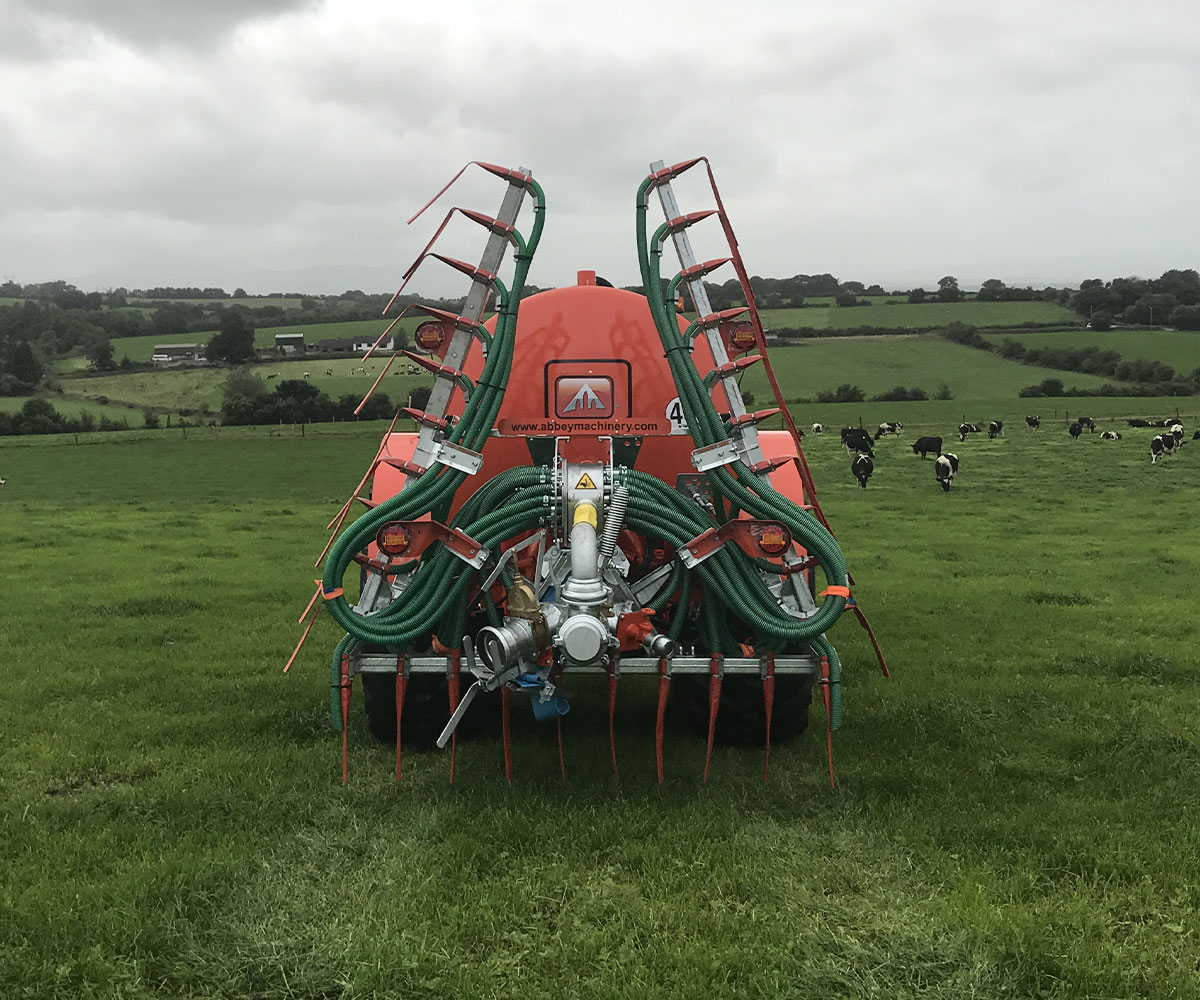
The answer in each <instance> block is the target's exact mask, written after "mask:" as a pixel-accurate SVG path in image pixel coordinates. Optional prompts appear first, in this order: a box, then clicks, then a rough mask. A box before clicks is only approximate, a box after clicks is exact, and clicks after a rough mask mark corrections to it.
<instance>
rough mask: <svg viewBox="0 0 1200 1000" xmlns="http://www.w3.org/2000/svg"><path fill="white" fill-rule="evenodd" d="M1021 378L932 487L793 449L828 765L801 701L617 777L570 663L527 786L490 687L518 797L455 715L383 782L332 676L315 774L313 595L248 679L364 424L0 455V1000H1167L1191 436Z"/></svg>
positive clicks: (1184, 862)
mask: <svg viewBox="0 0 1200 1000" xmlns="http://www.w3.org/2000/svg"><path fill="white" fill-rule="evenodd" d="M800 353H801V354H803V353H804V352H800ZM955 402H957V401H955ZM1039 402H1040V403H1044V402H1046V401H1044V400H1042V401H1039ZM1087 402H1092V401H1087ZM1096 402H1103V403H1105V404H1110V403H1111V404H1113V405H1115V404H1117V403H1123V404H1126V405H1129V404H1131V403H1132V404H1133V405H1138V402H1139V401H1128V400H1124V401H1114V400H1104V401H1096ZM897 405H905V406H919V405H923V404H897ZM924 405H933V404H924ZM939 405H940V404H939ZM945 405H946V406H952V405H954V403H948V404H945ZM970 405H972V406H973V405H975V403H974V402H973V403H972V404H970ZM1017 406H1019V403H1018V402H1016V401H1013V402H1011V403H1010V409H1009V410H1008V411H1007V412H1006V415H1007V416H1009V417H1011V418H1012V421H1013V422H1011V423H1010V424H1009V426H1008V428H1007V431H1006V434H1005V435H1004V436H1003V437H1000V438H997V439H996V440H994V441H989V440H988V439H987V438H986V435H974V436H972V437H971V438H970V439H969V440H968V441H967V442H966V443H965V444H963V445H961V446H956V450H957V452H958V454H959V456H960V460H961V465H960V471H959V476H958V482H957V484H956V486H955V488H954V489H953V490H952V491H951V492H950V493H943V492H941V491H940V490H939V489H938V488H937V487H936V485H935V483H934V477H933V471H932V463H931V462H930V461H922V460H921V459H919V458H917V457H915V456H914V455H913V454H912V452H911V450H910V449H909V447H908V440H909V439H911V434H908V433H906V435H905V438H904V439H903V440H895V439H885V440H883V441H880V442H879V445H878V447H877V451H876V461H875V474H874V477H873V478H872V479H871V482H870V485H869V487H868V488H867V489H866V490H861V489H859V488H858V487H857V485H855V483H854V482H853V480H852V478H851V475H850V471H849V459H848V458H847V455H846V453H845V450H844V449H842V448H841V447H840V446H839V444H838V441H837V439H836V434H831V435H827V436H825V437H822V438H812V437H810V439H809V440H808V442H807V445H808V448H807V450H808V456H809V460H810V462H811V463H812V466H813V471H814V475H815V477H816V480H817V483H818V486H819V487H820V490H821V500H822V502H823V504H824V507H825V511H826V513H827V514H828V516H829V518H830V520H831V522H832V524H833V527H834V529H835V531H836V532H837V535H838V538H839V540H840V542H841V544H842V546H843V548H844V550H845V552H846V553H847V556H848V562H849V565H850V569H851V571H852V572H853V573H854V575H855V578H856V581H857V584H856V588H855V593H856V595H857V597H858V599H859V601H860V602H861V604H862V606H863V607H864V608H865V609H866V610H867V612H868V614H869V615H870V617H871V620H872V624H873V625H874V627H875V629H876V631H877V632H878V634H879V637H880V639H881V641H882V643H883V646H884V649H885V650H886V654H887V657H888V662H889V664H890V666H891V668H892V671H893V677H892V679H891V680H890V681H887V680H884V679H883V678H882V677H881V676H880V673H879V669H878V667H877V666H876V664H875V661H874V656H873V655H872V652H871V648H870V644H869V642H868V640H867V638H866V635H865V633H864V632H862V631H861V630H860V629H859V627H858V625H857V624H856V622H855V621H854V620H853V617H852V616H845V617H843V619H842V621H841V623H839V624H838V626H837V627H836V628H835V629H834V630H833V631H832V633H831V638H832V639H833V641H834V642H835V643H836V644H837V646H838V648H839V650H840V652H841V655H842V659H843V661H844V663H845V684H844V687H845V721H844V725H843V729H842V731H841V732H840V733H839V734H837V736H836V738H835V741H834V754H835V766H836V772H837V775H838V779H839V787H838V788H837V789H836V790H831V789H830V788H829V784H828V778H827V772H826V761H825V747H824V731H823V726H824V717H823V713H822V712H821V710H820V709H819V708H817V707H814V710H813V713H812V718H813V730H812V731H811V732H809V733H808V734H806V735H805V736H804V737H803V738H801V739H800V740H799V741H798V742H795V743H792V744H790V745H786V746H776V747H775V748H774V750H773V752H772V756H771V777H770V781H769V782H768V783H767V784H765V785H764V784H763V783H762V780H761V774H762V754H761V750H760V749H756V748H726V749H720V750H718V752H717V753H716V754H715V756H714V760H713V765H712V776H711V781H710V783H709V784H708V785H702V784H701V783H700V772H701V770H702V766H703V758H704V746H703V742H702V741H701V740H699V739H697V738H695V737H693V736H689V735H685V734H682V733H679V732H675V731H669V732H668V735H667V741H666V774H667V780H666V782H665V784H663V785H661V786H659V785H657V784H656V783H655V780H654V754H653V729H654V708H653V699H654V693H653V687H652V685H643V684H637V683H634V682H633V681H632V680H629V679H625V680H622V682H621V686H620V693H619V696H618V707H617V717H616V718H617V722H616V743H617V754H618V758H619V761H620V765H621V776H620V779H619V780H617V779H614V778H613V777H612V776H611V773H610V769H609V762H608V754H609V750H608V741H607V715H606V701H605V693H604V690H603V686H602V685H601V684H599V683H596V684H591V683H584V682H577V683H574V684H572V685H571V688H572V689H573V690H572V693H573V695H574V699H573V702H572V704H573V708H572V711H571V714H570V715H569V716H567V717H566V718H565V720H564V727H565V731H566V762H567V772H568V779H567V781H566V782H565V783H563V782H561V781H560V780H559V776H558V763H557V755H556V751H555V745H554V740H553V731H552V730H549V731H548V730H546V729H542V728H539V727H537V726H536V725H535V723H534V722H533V720H532V719H531V718H530V717H529V715H528V710H527V708H526V707H525V706H524V705H523V703H522V701H521V700H520V699H517V700H516V701H515V702H514V720H515V721H514V728H515V767H516V781H515V784H514V785H512V786H511V787H510V786H508V785H507V784H506V782H505V780H504V770H503V763H502V757H501V749H500V746H499V744H498V743H493V742H482V743H466V744H464V745H462V746H461V747H460V749H459V758H458V775H457V780H456V783H455V784H453V785H450V784H448V783H447V759H446V755H445V754H444V753H438V752H428V753H415V752H414V753H408V754H406V756H405V776H404V782H403V783H402V784H400V785H397V784H396V783H395V781H394V779H393V776H392V771H393V766H394V756H393V753H392V751H391V750H390V748H387V747H384V746H381V745H379V744H376V743H374V742H373V741H372V740H371V738H370V737H369V735H368V734H367V732H366V727H365V725H364V722H363V719H362V716H361V712H360V707H359V706H360V703H359V700H358V698H359V696H358V693H357V692H356V694H355V707H354V714H353V722H352V726H351V731H350V733H349V747H350V774H351V784H350V786H349V787H348V788H343V787H342V785H341V782H340V777H341V776H340V763H339V754H340V740H339V738H338V736H337V734H335V733H334V732H333V730H332V729H331V728H330V725H329V721H328V702H329V687H328V683H329V680H328V678H329V674H328V667H327V656H328V653H329V650H330V648H331V647H332V645H333V643H334V642H335V641H336V639H337V638H338V633H337V630H336V629H335V628H334V626H333V624H332V622H331V620H330V619H328V618H327V617H321V618H320V619H319V620H318V623H317V625H316V627H315V628H314V630H313V634H312V636H311V637H310V642H309V645H308V647H307V648H306V650H305V652H304V653H303V654H302V655H301V657H300V659H299V660H298V662H297V664H296V665H295V667H294V668H293V669H292V672H291V673H290V674H289V675H288V676H284V675H283V674H282V673H281V672H280V668H281V666H282V664H283V662H284V660H285V659H286V658H287V656H288V654H289V652H290V651H291V648H292V646H293V645H294V644H295V641H296V639H297V638H298V634H299V628H298V626H297V624H296V618H297V616H298V615H299V614H300V612H301V610H302V609H303V607H304V605H305V603H306V601H307V600H308V598H309V597H310V596H311V594H312V590H313V583H312V579H313V575H314V570H313V568H312V562H313V559H314V557H315V555H316V553H317V551H319V549H320V548H321V545H322V544H323V542H324V538H325V532H324V526H325V523H326V522H327V521H328V520H329V519H330V518H331V517H332V516H333V515H334V513H335V512H336V511H337V509H338V505H339V504H340V503H341V502H342V500H343V499H344V498H345V496H346V494H347V493H348V491H349V490H350V488H351V487H352V486H353V485H354V483H356V482H357V481H358V478H359V476H360V475H361V473H362V470H363V468H364V466H365V464H366V463H367V461H368V460H369V459H370V458H371V456H372V455H373V454H374V453H375V449H376V445H377V435H378V433H379V431H380V427H381V425H375V426H373V427H371V428H369V429H366V430H363V429H361V428H351V427H350V426H349V425H341V426H340V427H339V428H332V427H328V426H326V427H321V428H314V427H310V428H308V429H307V435H306V436H305V437H303V438H301V437H299V434H298V429H297V432H295V433H293V432H291V431H290V430H289V429H287V428H282V429H280V428H275V429H265V428H264V429H260V430H252V429H243V428H234V429H226V428H216V429H215V430H211V431H210V430H208V429H207V428H206V429H205V430H204V431H203V432H189V433H188V435H187V437H186V438H184V437H183V436H182V434H181V433H180V432H178V431H175V430H173V431H171V432H166V431H159V432H131V433H129V434H128V435H123V434H114V435H108V436H106V437H105V436H100V435H97V436H94V437H90V438H87V440H89V441H96V442H99V443H90V444H81V445H79V446H75V445H74V444H73V443H72V442H71V439H70V438H66V439H30V438H23V439H3V440H0V478H4V479H6V480H7V483H6V485H4V486H0V552H3V564H4V582H5V587H4V597H5V600H4V603H3V608H2V610H0V662H2V663H3V664H4V666H5V682H6V683H5V695H4V698H3V699H0V727H2V731H3V733H4V773H3V781H2V782H0V867H2V870H3V872H4V875H3V880H2V883H0V995H2V996H4V997H13V998H18V997H28V998H42V997H47V998H48V997H61V998H68V997H69V998H112V997H122V998H126V1000H132V998H151V997H163V996H172V997H185V996H186V997H212V998H217V997H259V998H267V997H271V998H276V997H278V998H283V997H303V998H316V997H323V998H332V997H371V996H376V997H383V996H391V997H401V996H403V997H429V998H433V997H438V998H442V997H483V996H487V997H498V998H508V997H514V998H515V997H520V998H526V997H576V996H587V997H600V998H629V1000H635V998H636V1000H644V998H646V997H697V996H706V997H739V998H741V997H762V998H768V997H770V998H774V997H797V998H798V997H822V998H861V997H881V998H882V997H886V998H930V997H938V998H963V1000H966V998H988V1000H1001V998H1006V1000H1026V998H1032V997H1038V998H1043V1000H1046V998H1049V1000H1075V998H1083V997H1094V998H1101V997H1104V998H1122V1000H1123V998H1129V997H1145V998H1160V997H1162V998H1166V997H1177V998H1189V997H1196V996H1197V995H1200V986H1198V978H1197V967H1198V962H1200V834H1198V828H1197V822H1196V817H1197V815H1198V814H1200V782H1198V781H1197V774H1198V773H1200V749H1198V747H1200V712H1198V711H1197V708H1198V707H1200V662H1198V659H1197V655H1196V649H1197V639H1198V635H1197V630H1198V628H1200V626H1198V624H1197V619H1196V615H1195V591H1196V585H1195V581H1196V580H1197V579H1200V537H1198V536H1197V534H1196V532H1194V531H1190V530H1187V529H1186V526H1187V525H1189V524H1191V523H1193V521H1194V517H1195V500H1194V498H1195V496H1196V495H1197V491H1198V490H1200V444H1195V445H1193V444H1191V443H1190V442H1189V444H1188V445H1187V446H1185V447H1184V449H1183V450H1182V452H1181V453H1180V454H1179V455H1176V456H1175V457H1173V458H1171V459H1170V460H1168V461H1165V462H1163V463H1160V464H1158V465H1153V466H1152V465H1151V464H1150V462H1149V455H1148V452H1147V450H1146V439H1147V436H1148V432H1145V431H1142V432H1137V433H1136V434H1135V433H1132V432H1127V433H1126V437H1125V439H1124V440H1122V441H1119V442H1115V443H1106V442H1102V441H1100V439H1099V434H1094V435H1084V437H1083V439H1081V440H1080V441H1078V442H1074V443H1073V442H1071V441H1070V439H1069V438H1068V437H1067V436H1066V433H1065V430H1064V429H1063V425H1062V424H1055V425H1052V426H1046V425H1043V428H1042V430H1041V431H1038V432H1033V431H1028V430H1026V429H1025V428H1024V427H1023V426H1017V425H1016V423H1015V421H1016V419H1017V417H1018V415H1019V414H1020V412H1021V411H1020V410H1019V409H1017V408H1016V407H1017ZM827 412H829V413H833V412H834V411H833V410H829V411H827ZM879 412H881V410H880V409H879V408H877V409H876V410H875V411H874V412H872V411H867V414H866V416H867V417H868V418H873V417H874V416H875V415H876V414H878V413H879ZM1043 413H1045V409H1044V408H1043ZM951 416H952V415H951V414H949V413H945V414H942V415H941V416H938V417H937V418H936V419H937V421H939V422H938V423H935V424H934V425H933V427H934V428H937V429H943V430H945V429H947V428H948V423H946V424H943V423H941V421H948V419H949V418H951ZM1190 430H1191V425H1189V432H1190ZM268 435H271V436H268ZM1189 437H1190V433H1189ZM118 439H119V441H120V443H118ZM1147 512H1152V516H1147ZM355 572H357V569H356V568H355ZM348 582H349V581H348Z"/></svg>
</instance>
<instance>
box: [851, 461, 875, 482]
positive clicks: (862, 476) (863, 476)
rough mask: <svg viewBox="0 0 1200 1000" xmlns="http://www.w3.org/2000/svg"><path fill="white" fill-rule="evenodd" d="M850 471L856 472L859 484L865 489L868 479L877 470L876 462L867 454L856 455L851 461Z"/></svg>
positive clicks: (855, 475)
mask: <svg viewBox="0 0 1200 1000" xmlns="http://www.w3.org/2000/svg"><path fill="white" fill-rule="evenodd" d="M850 471H851V472H853V473H854V478H855V479H857V480H858V485H859V486H861V487H862V488H863V489H864V490H865V489H866V488H867V480H868V479H870V478H871V473H872V472H874V471H875V463H874V462H872V461H871V460H870V459H869V458H868V457H867V456H866V455H855V456H854V458H853V459H851V461H850Z"/></svg>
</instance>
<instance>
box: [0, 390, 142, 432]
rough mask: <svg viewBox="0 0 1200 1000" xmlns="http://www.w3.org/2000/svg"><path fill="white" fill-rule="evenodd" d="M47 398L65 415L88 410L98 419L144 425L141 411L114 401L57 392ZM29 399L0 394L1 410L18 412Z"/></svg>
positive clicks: (136, 425) (133, 425) (74, 414)
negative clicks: (101, 400) (109, 401)
mask: <svg viewBox="0 0 1200 1000" xmlns="http://www.w3.org/2000/svg"><path fill="white" fill-rule="evenodd" d="M45 398H46V399H48V400H49V401H50V403H51V405H52V406H53V407H54V408H55V409H56V410H58V412H59V413H61V414H62V415H63V416H65V417H71V418H74V417H77V416H79V414H80V412H82V411H87V412H88V413H90V414H91V415H92V416H93V417H95V418H96V419H97V420H99V419H100V418H101V417H108V418H109V419H110V420H128V421H129V426H130V427H140V426H142V415H141V413H140V412H137V411H134V410H131V409H130V408H129V407H127V406H119V405H116V404H112V403H110V404H108V405H102V404H100V403H97V402H95V401H94V400H93V401H84V400H81V399H78V398H75V397H71V398H66V397H65V396H60V395H57V394H53V395H48V396H46V397H45ZM28 399H29V397H28V396H0V412H3V413H16V412H17V411H18V410H20V409H21V407H22V406H24V405H25V403H26V401H27V400H28Z"/></svg>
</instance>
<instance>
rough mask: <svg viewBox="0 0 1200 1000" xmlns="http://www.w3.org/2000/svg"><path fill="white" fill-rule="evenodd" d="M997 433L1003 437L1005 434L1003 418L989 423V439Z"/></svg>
mask: <svg viewBox="0 0 1200 1000" xmlns="http://www.w3.org/2000/svg"><path fill="white" fill-rule="evenodd" d="M997 434H999V435H1001V436H1002V437H1003V435H1004V421H1003V420H993V421H992V422H991V423H990V424H988V438H989V440H990V439H991V438H994V437H995V436H996V435H997Z"/></svg>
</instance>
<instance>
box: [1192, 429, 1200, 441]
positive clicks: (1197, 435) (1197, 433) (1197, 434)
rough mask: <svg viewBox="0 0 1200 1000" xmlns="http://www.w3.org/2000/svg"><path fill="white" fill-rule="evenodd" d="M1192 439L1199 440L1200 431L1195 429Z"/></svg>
mask: <svg viewBox="0 0 1200 1000" xmlns="http://www.w3.org/2000/svg"><path fill="white" fill-rule="evenodd" d="M1192 440H1193V441H1200V431H1196V433H1195V434H1193V435H1192Z"/></svg>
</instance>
